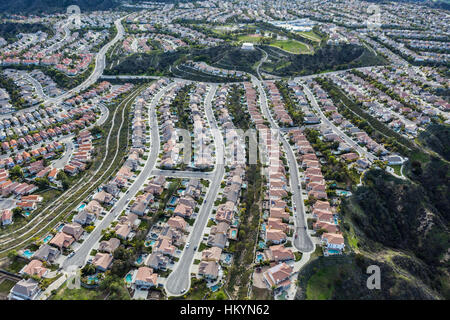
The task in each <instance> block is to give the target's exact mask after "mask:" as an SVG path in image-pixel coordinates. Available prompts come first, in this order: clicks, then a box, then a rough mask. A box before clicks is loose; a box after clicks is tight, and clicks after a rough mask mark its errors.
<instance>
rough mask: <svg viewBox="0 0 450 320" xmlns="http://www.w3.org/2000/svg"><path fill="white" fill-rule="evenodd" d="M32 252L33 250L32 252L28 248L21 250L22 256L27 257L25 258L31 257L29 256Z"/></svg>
mask: <svg viewBox="0 0 450 320" xmlns="http://www.w3.org/2000/svg"><path fill="white" fill-rule="evenodd" d="M33 254H34V252H32V251H30V250H28V249H27V250H25V251H24V252H23V256H24V257H25V258H27V259H31V257H32V256H33Z"/></svg>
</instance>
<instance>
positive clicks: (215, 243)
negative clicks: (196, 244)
mask: <svg viewBox="0 0 450 320" xmlns="http://www.w3.org/2000/svg"><path fill="white" fill-rule="evenodd" d="M227 238H228V237H227V235H226V234H223V233H216V234H210V235H209V237H208V242H207V244H208V245H209V246H212V247H219V248H221V249H224V248H225V247H226V245H227Z"/></svg>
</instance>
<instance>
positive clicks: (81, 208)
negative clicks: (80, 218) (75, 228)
mask: <svg viewBox="0 0 450 320" xmlns="http://www.w3.org/2000/svg"><path fill="white" fill-rule="evenodd" d="M84 207H86V204H85V203H82V204H81V205H80V206H79V207H78V211H81V210H83V209H84Z"/></svg>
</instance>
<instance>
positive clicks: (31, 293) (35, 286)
mask: <svg viewBox="0 0 450 320" xmlns="http://www.w3.org/2000/svg"><path fill="white" fill-rule="evenodd" d="M40 292H41V289H40V288H39V283H38V282H37V281H35V280H33V279H31V278H30V279H27V280H25V279H22V280H20V281H19V282H17V283H16V285H15V286H14V287H13V288H12V289H11V291H10V293H9V295H8V298H9V300H35V299H36V298H37V296H38V295H39V293H40Z"/></svg>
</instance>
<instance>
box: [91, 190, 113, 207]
mask: <svg viewBox="0 0 450 320" xmlns="http://www.w3.org/2000/svg"><path fill="white" fill-rule="evenodd" d="M92 200H94V201H97V202H98V203H103V204H107V205H110V204H112V203H113V200H114V197H113V195H112V194H110V193H108V192H106V191H105V190H102V191H100V192H97V193H96V194H95V195H94V196H93V197H92Z"/></svg>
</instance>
